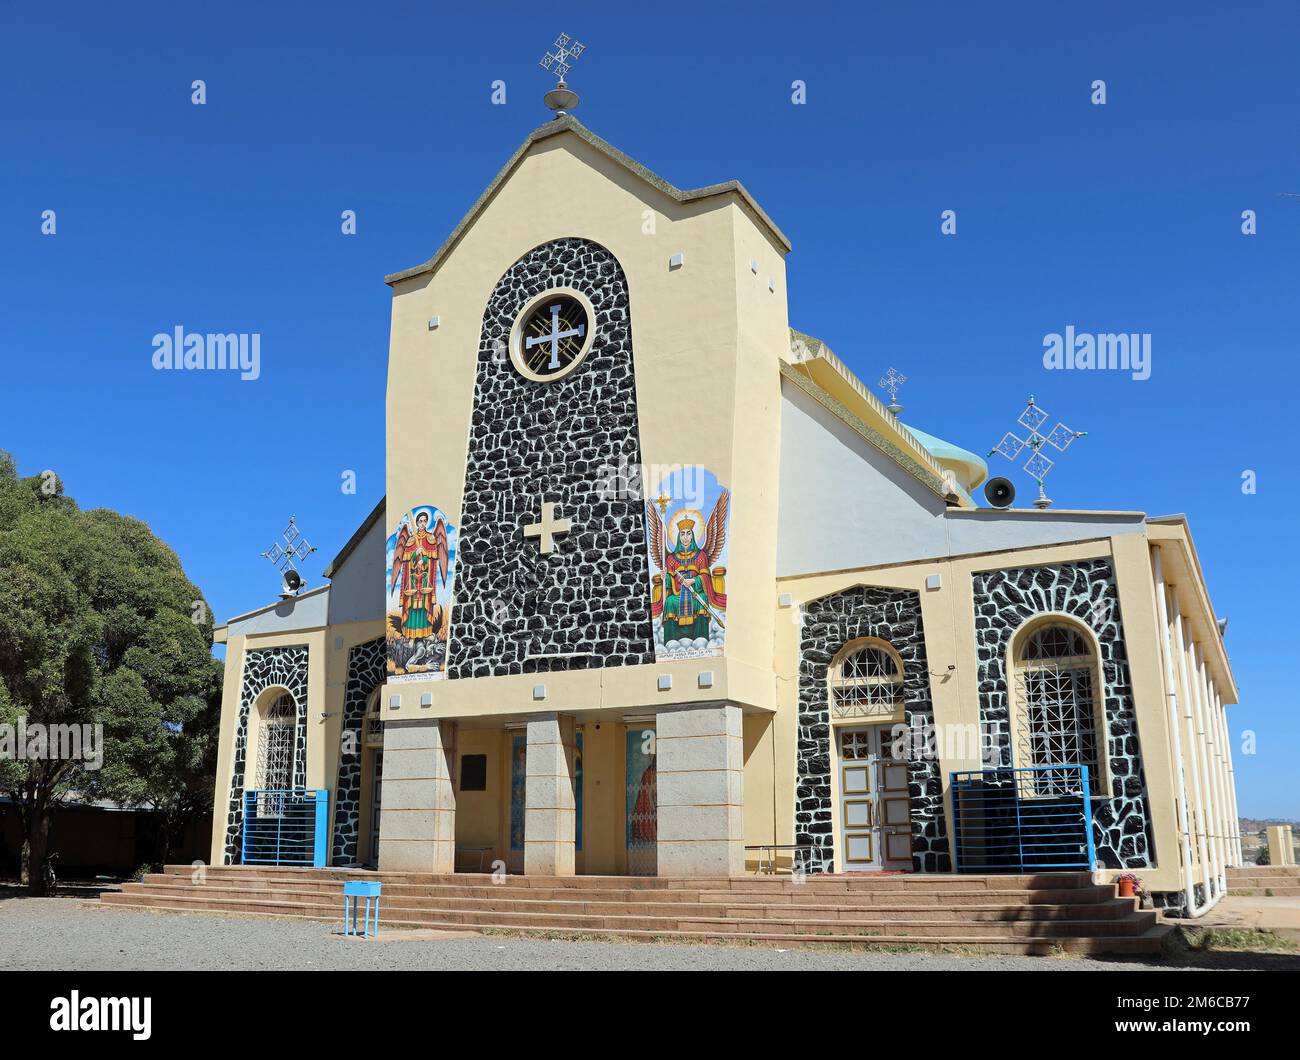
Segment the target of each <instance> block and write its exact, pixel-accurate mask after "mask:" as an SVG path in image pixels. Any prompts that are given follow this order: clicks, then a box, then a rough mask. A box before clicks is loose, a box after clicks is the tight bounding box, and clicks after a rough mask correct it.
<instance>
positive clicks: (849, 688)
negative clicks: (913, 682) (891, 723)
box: [829, 640, 903, 718]
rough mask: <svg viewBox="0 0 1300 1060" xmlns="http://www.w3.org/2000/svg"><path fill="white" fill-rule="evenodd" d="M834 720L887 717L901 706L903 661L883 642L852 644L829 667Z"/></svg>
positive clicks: (871, 641)
mask: <svg viewBox="0 0 1300 1060" xmlns="http://www.w3.org/2000/svg"><path fill="white" fill-rule="evenodd" d="M829 679H830V700H831V713H832V716H834V717H836V718H873V717H879V718H888V717H890V716H892V715H895V714H896V713H897V712H898V711H899V710H900V709H901V707H902V704H903V660H902V659H901V658H900V657H899V654H898V652H896V651H894V649H893V648H891V647H890V646H889V645H888V644H886V643H885V642H884V641H879V640H866V641H854V642H853V643H851V644H849V645H848V646H847V647H845V649H844V650H843V651H842V652H840V654H839V655H838V656H837V657H836V659H835V661H834V662H833V663H832V664H831V669H830V674H829Z"/></svg>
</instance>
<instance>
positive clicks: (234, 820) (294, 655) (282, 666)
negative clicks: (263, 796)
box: [225, 645, 308, 865]
mask: <svg viewBox="0 0 1300 1060" xmlns="http://www.w3.org/2000/svg"><path fill="white" fill-rule="evenodd" d="M307 654H308V653H307V647H306V645H302V646H295V647H290V648H263V649H261V650H256V651H249V652H246V653H245V654H244V673H243V681H242V687H241V688H240V693H239V721H238V722H237V723H236V726H235V747H234V756H233V758H234V762H233V765H232V769H231V777H230V802H229V805H228V806H227V810H226V842H225V854H226V864H227V865H234V864H236V863H237V862H238V861H239V852H240V844H241V841H242V838H243V831H244V784H245V776H244V774H245V773H246V771H247V769H248V763H247V761H246V759H247V757H248V715H249V712H250V711H251V710H252V709H253V704H254V703H256V702H257V700H258V697H259V696H261V694H262V693H263V692H265V691H266V690H267V689H268V688H272V687H276V686H279V687H281V688H284V689H286V690H287V691H288V692H289V694H290V695H292V696H293V699H294V703H295V704H296V705H297V708H298V725H297V732H296V737H295V741H294V744H295V746H294V760H293V786H294V788H296V789H301V788H305V787H306V786H307Z"/></svg>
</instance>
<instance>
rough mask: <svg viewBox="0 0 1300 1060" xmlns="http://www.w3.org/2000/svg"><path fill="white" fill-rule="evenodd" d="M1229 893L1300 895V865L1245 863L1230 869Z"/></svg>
mask: <svg viewBox="0 0 1300 1060" xmlns="http://www.w3.org/2000/svg"><path fill="white" fill-rule="evenodd" d="M1228 894H1230V895H1232V894H1242V895H1245V894H1249V895H1261V896H1268V895H1275V896H1279V897H1280V896H1283V895H1286V896H1290V897H1295V896H1297V895H1300V865H1243V866H1241V868H1237V869H1232V868H1230V869H1228Z"/></svg>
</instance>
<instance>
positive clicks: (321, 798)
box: [240, 789, 330, 868]
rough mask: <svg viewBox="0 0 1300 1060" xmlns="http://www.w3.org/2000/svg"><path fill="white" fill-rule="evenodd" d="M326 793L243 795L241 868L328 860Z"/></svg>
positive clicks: (316, 863) (320, 864)
mask: <svg viewBox="0 0 1300 1060" xmlns="http://www.w3.org/2000/svg"><path fill="white" fill-rule="evenodd" d="M329 808H330V798H329V792H328V791H311V790H305V789H304V790H299V791H246V792H244V834H243V840H242V845H241V848H240V862H241V863H242V864H244V865H311V866H313V867H315V868H322V867H323V866H324V865H325V864H326V860H327V858H328V857H329V843H328V836H329V829H328V822H329Z"/></svg>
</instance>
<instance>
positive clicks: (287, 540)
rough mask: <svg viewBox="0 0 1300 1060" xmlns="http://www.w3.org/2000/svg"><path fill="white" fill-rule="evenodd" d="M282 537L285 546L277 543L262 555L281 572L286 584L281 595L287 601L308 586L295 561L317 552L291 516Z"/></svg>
mask: <svg viewBox="0 0 1300 1060" xmlns="http://www.w3.org/2000/svg"><path fill="white" fill-rule="evenodd" d="M280 536H282V537H283V538H284V544H283V545H281V544H280V543H279V542H278V541H277V542H276V543H275V544H274V545H272V546H271V547H270V548H268V549H267V550H266V551H265V552H263V553H262V555H263V556H265V557H266V558H267V559H269V560H270V561H271V562H272V563H274V564H275V567H276V569H277V570H278V571H279V572H280V575H281V579H282V581H283V583H284V591H283V592H282V593H281V594H280V595H281V597H283V598H284V599H286V600H287V599H289V598H290V597H293V596H297V595H298V593H299V592H301V591H302V590H303V589H304V588H306V585H307V583H306V582H305V581H304V580H303V577H302V575H301V574H299V573H298V568H297V566H296V565H295V563H294V561H295V560H298V561H302V560H304V559H306V558H307V557H308V556H310V555H311V554H312V553H313V552H315V551H316V546H315V545H313V544H311V543H310V542H309V541H308V540H307V539H306V538H305V537H303V536H302V531H301V530H299V529H298V525H297V523H295V522H294V518H293V516H292V515H291V516H289V525H288V526H286V527H285V528H284V530H283V532H282V533H281V535H280Z"/></svg>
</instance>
